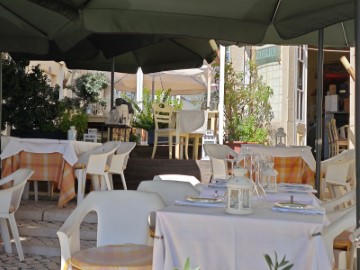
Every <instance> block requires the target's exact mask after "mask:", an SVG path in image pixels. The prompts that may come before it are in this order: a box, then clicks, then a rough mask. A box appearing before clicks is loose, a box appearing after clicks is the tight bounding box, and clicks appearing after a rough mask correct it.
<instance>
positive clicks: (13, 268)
mask: <svg viewBox="0 0 360 270" xmlns="http://www.w3.org/2000/svg"><path fill="white" fill-rule="evenodd" d="M24 256H25V259H24V260H23V261H22V262H20V261H19V257H18V255H17V253H16V252H14V253H13V254H6V253H3V252H1V253H0V269H1V270H59V269H60V257H48V256H40V255H29V254H25V255H24Z"/></svg>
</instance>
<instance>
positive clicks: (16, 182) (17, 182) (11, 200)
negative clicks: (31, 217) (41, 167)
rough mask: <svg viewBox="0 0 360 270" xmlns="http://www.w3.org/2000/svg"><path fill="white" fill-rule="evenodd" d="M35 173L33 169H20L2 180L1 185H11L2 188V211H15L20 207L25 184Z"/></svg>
mask: <svg viewBox="0 0 360 270" xmlns="http://www.w3.org/2000/svg"><path fill="white" fill-rule="evenodd" d="M33 173H34V171H33V170H31V169H25V168H24V169H18V170H16V171H15V172H13V173H12V174H10V175H8V176H6V177H4V178H2V179H1V180H0V185H1V186H4V187H7V186H9V187H7V188H4V189H1V190H0V213H9V212H15V211H16V210H17V209H18V208H19V205H20V201H21V196H22V194H23V191H24V187H25V184H26V182H27V180H28V179H29V178H30V177H31V175H32V174H33Z"/></svg>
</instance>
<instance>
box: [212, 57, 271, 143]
mask: <svg viewBox="0 0 360 270" xmlns="http://www.w3.org/2000/svg"><path fill="white" fill-rule="evenodd" d="M248 67H249V69H248V70H245V71H243V72H240V73H238V72H236V71H235V70H234V68H233V66H232V63H230V62H228V63H226V64H225V85H224V118H225V126H224V130H225V133H226V134H225V135H226V137H227V140H228V141H230V142H232V141H245V142H257V143H267V142H268V141H269V126H270V121H271V119H272V118H273V112H272V108H271V104H270V98H271V96H272V94H273V90H272V89H271V88H270V87H269V86H267V85H266V84H265V83H264V82H263V78H262V77H261V76H258V74H257V70H256V65H255V64H254V63H253V62H251V61H250V62H249V65H248ZM246 76H247V78H248V80H245V79H246ZM218 78H219V73H218V72H216V74H215V79H218Z"/></svg>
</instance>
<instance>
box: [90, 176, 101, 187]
mask: <svg viewBox="0 0 360 270" xmlns="http://www.w3.org/2000/svg"><path fill="white" fill-rule="evenodd" d="M91 184H92V187H93V189H94V190H101V185H100V184H101V179H99V177H98V175H91Z"/></svg>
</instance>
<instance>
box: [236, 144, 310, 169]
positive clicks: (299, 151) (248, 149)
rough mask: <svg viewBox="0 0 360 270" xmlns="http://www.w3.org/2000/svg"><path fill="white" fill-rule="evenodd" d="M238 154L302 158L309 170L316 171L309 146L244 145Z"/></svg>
mask: <svg viewBox="0 0 360 270" xmlns="http://www.w3.org/2000/svg"><path fill="white" fill-rule="evenodd" d="M240 153H244V154H251V153H254V154H260V153H265V154H269V155H272V156H273V157H302V158H303V160H304V161H305V162H306V164H307V165H309V167H310V169H311V170H313V171H315V169H316V161H315V158H314V156H313V154H312V153H311V147H310V146H289V147H276V146H264V145H259V144H244V145H242V146H241V149H240Z"/></svg>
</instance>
